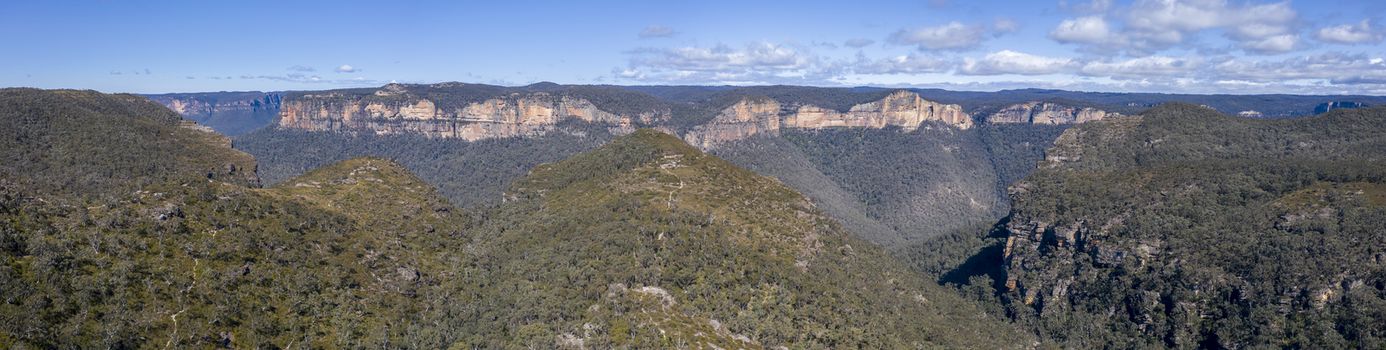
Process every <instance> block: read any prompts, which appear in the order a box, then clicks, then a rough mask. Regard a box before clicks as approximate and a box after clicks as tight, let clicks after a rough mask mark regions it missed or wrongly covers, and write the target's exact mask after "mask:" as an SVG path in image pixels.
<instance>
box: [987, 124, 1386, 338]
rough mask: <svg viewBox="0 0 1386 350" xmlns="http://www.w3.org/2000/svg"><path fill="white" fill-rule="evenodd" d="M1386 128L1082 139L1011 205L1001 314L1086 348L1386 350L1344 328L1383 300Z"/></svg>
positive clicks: (1265, 127) (1170, 131) (1105, 133)
mask: <svg viewBox="0 0 1386 350" xmlns="http://www.w3.org/2000/svg"><path fill="white" fill-rule="evenodd" d="M1383 112H1386V110H1381V109H1378V110H1374V111H1373V110H1357V111H1351V112H1348V111H1343V112H1338V113H1330V115H1327V116H1321V117H1316V118H1305V119H1298V120H1292V121H1283V120H1282V121H1267V120H1257V119H1247V118H1236V117H1231V116H1225V115H1220V114H1218V113H1217V112H1215V111H1212V110H1210V109H1205V108H1200V107H1198V106H1195V105H1173V106H1162V107H1157V108H1155V109H1152V110H1150V111H1147V112H1143V113H1142V114H1141V115H1139V116H1123V117H1114V118H1108V119H1106V120H1102V121H1099V122H1093V123H1087V124H1083V125H1079V126H1075V127H1073V128H1069V129H1068V130H1066V131H1065V132H1064V134H1063V135H1062V136H1060V137H1059V138H1058V139H1057V140H1056V141H1055V142H1054V147H1053V148H1051V149H1050V150H1049V152H1047V155H1046V159H1045V160H1044V161H1043V162H1041V163H1040V164H1039V166H1038V169H1037V170H1036V171H1035V172H1034V173H1033V174H1031V175H1030V176H1028V177H1026V178H1025V179H1024V180H1022V181H1020V182H1018V183H1016V184H1015V185H1013V186H1011V187H1010V194H1011V198H1012V199H1013V205H1012V210H1011V213H1010V216H1009V218H1008V220H1007V221H1006V225H1005V226H1004V231H1005V233H1006V235H1007V239H1006V241H1005V243H1004V246H1003V249H1002V257H1003V259H1004V260H1003V261H1004V262H1003V266H1004V276H1005V279H1004V281H1003V282H1002V284H1003V285H1004V287H1003V289H1002V292H1003V293H1002V300H1003V302H1004V303H1006V304H1007V305H1009V306H1008V307H1010V310H1011V311H1012V312H1015V313H1016V314H1018V315H1029V316H1027V317H1037V318H1042V319H1045V320H1047V321H1046V322H1044V323H1037V325H1039V327H1041V328H1042V330H1041V332H1044V333H1050V334H1064V337H1065V338H1067V339H1068V341H1070V343H1067V344H1065V345H1066V347H1074V348H1093V347H1101V346H1103V345H1104V344H1105V345H1106V346H1108V347H1113V348H1133V347H1169V348H1186V347H1200V346H1201V347H1220V348H1255V347H1259V346H1265V345H1266V344H1277V345H1280V344H1289V346H1288V347H1298V346H1300V345H1310V346H1307V347H1317V346H1322V347H1330V348H1332V347H1349V348H1350V347H1354V346H1355V345H1352V344H1373V345H1366V347H1375V346H1378V345H1376V344H1380V343H1379V340H1376V339H1365V338H1361V337H1359V336H1357V335H1356V334H1362V333H1360V332H1358V331H1357V330H1354V331H1352V332H1341V331H1339V330H1338V329H1335V328H1334V327H1333V325H1341V324H1350V323H1351V322H1353V321H1352V320H1354V319H1358V318H1359V317H1363V316H1361V311H1359V310H1362V309H1363V307H1362V306H1361V305H1382V304H1379V303H1381V302H1382V301H1383V300H1386V293H1382V292H1381V291H1382V289H1381V288H1380V286H1386V279H1383V277H1382V276H1386V274H1383V273H1386V263H1384V262H1386V250H1383V248H1381V247H1386V237H1383V236H1382V235H1381V228H1380V225H1379V224H1375V223H1374V222H1377V223H1379V222H1382V221H1380V220H1382V218H1386V199H1383V198H1386V186H1383V185H1382V184H1380V183H1379V182H1377V180H1376V179H1379V178H1380V176H1381V174H1383V172H1386V169H1384V168H1383V167H1382V166H1381V163H1380V156H1379V154H1380V152H1373V151H1370V150H1373V149H1378V148H1377V147H1381V146H1382V144H1383V143H1386V141H1383V140H1386V138H1384V137H1383V136H1382V135H1383V133H1386V123H1383V122H1382V121H1383V120H1386V119H1381V116H1382V115H1383ZM1344 129H1353V130H1354V133H1351V134H1350V133H1344V132H1342V131H1341V130H1344ZM1225 135H1238V136H1237V137H1227V136H1225ZM1286 145H1291V146H1289V147H1287V146H1286ZM1267 149H1275V150H1277V152H1266V151H1265V150H1267ZM1373 286H1375V287H1373ZM1248 315H1250V316H1248ZM1059 320H1062V321H1059ZM1287 320H1294V321H1293V322H1289V321H1287ZM1374 324H1375V323H1374ZM1369 328H1374V329H1379V328H1380V327H1379V326H1370V327H1369ZM1094 329H1097V330H1102V331H1100V332H1104V333H1109V334H1104V333H1090V332H1092V330H1094ZM1340 332H1341V333H1340ZM1089 334H1092V335H1089ZM1354 337H1356V338H1354ZM1111 339H1117V340H1116V342H1115V343H1107V342H1111V341H1112V340H1111ZM1342 339H1346V340H1342ZM1311 344H1312V345H1311Z"/></svg>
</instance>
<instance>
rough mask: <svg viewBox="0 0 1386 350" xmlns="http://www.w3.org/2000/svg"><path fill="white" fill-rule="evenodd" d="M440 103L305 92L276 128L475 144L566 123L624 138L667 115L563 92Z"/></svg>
mask: <svg viewBox="0 0 1386 350" xmlns="http://www.w3.org/2000/svg"><path fill="white" fill-rule="evenodd" d="M440 100H441V98H440V97H439V96H437V95H434V96H426V95H423V94H419V93H415V92H413V91H411V90H410V88H409V87H408V86H404V85H399V84H390V85H386V86H385V87H383V88H381V89H379V90H376V91H374V92H373V93H370V94H353V93H350V92H339V91H328V92H321V93H309V94H304V95H302V96H297V97H296V98H294V99H291V100H289V101H286V102H285V103H284V106H283V109H282V111H281V112H280V116H279V121H278V124H277V125H278V126H279V127H281V128H289V129H301V130H310V131H348V132H361V131H364V132H371V133H375V134H381V135H384V134H419V135H424V136H427V137H437V138H460V139H463V140H468V141H475V140H481V139H489V138H502V137H515V136H535V135H541V134H543V133H545V132H548V131H551V130H553V129H554V128H555V127H556V125H557V124H559V123H560V122H563V121H565V120H570V119H571V120H580V121H584V122H589V123H602V124H606V125H609V126H610V128H612V130H613V131H614V132H618V133H625V132H629V131H631V130H633V128H634V126H635V125H646V124H649V123H653V122H656V121H661V120H667V119H668V118H669V112H668V111H667V110H650V111H645V112H641V113H638V114H626V115H618V114H614V113H611V112H608V111H605V110H602V109H599V108H597V106H596V105H594V104H593V103H592V102H591V101H588V100H586V99H583V98H578V97H573V96H569V95H566V94H562V93H549V92H513V93H509V94H506V95H503V96H494V97H490V98H485V99H477V100H478V101H465V100H464V101H462V102H456V101H450V100H448V101H440Z"/></svg>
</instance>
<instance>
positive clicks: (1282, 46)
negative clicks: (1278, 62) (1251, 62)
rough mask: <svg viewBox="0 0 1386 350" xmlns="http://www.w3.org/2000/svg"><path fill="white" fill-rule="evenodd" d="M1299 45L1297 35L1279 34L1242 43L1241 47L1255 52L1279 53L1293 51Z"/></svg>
mask: <svg viewBox="0 0 1386 350" xmlns="http://www.w3.org/2000/svg"><path fill="white" fill-rule="evenodd" d="M1298 47H1299V36H1298V35H1294V34H1281V35H1276V36H1271V37H1266V38H1264V39H1259V40H1251V41H1246V42H1243V43H1242V48H1243V49H1246V50H1247V51H1251V52H1255V53H1281V52H1289V51H1294V50H1295V49H1296V48H1298Z"/></svg>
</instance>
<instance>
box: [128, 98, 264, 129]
mask: <svg viewBox="0 0 1386 350" xmlns="http://www.w3.org/2000/svg"><path fill="white" fill-rule="evenodd" d="M145 97H146V98H148V99H150V100H152V101H154V102H158V103H159V104H162V105H164V106H165V107H168V109H171V110H173V111H174V112H178V114H180V115H182V116H183V117H184V118H188V119H191V120H194V121H197V122H198V123H199V124H202V125H206V126H208V127H211V128H212V129H214V130H216V131H217V132H220V133H222V134H226V135H237V134H241V133H245V132H249V131H251V130H255V129H258V128H260V127H263V126H265V125H269V124H270V123H272V122H273V121H274V118H275V117H276V116H278V115H279V107H280V105H281V104H282V103H283V95H282V94H280V93H277V92H259V91H249V92H206V93H185V94H162V95H146V96H145Z"/></svg>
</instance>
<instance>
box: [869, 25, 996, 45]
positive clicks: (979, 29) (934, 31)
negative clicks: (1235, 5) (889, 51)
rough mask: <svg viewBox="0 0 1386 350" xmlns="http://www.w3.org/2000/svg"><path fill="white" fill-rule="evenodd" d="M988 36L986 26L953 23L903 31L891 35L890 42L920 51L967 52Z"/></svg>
mask: <svg viewBox="0 0 1386 350" xmlns="http://www.w3.org/2000/svg"><path fill="white" fill-rule="evenodd" d="M986 36H987V28H986V27H984V26H979V25H965V24H962V23H961V22H957V21H953V22H948V24H944V25H941V26H937V27H924V28H917V29H910V30H904V29H902V30H900V31H897V32H895V34H891V36H890V42H891V43H894V44H898V45H914V46H918V47H919V49H920V50H965V49H970V48H973V47H976V46H977V45H979V44H981V43H982V40H985V39H986Z"/></svg>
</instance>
